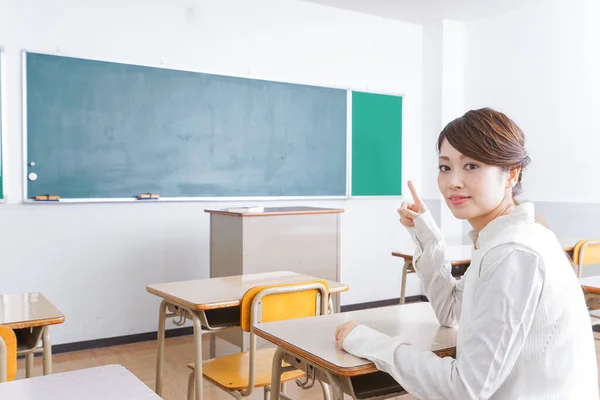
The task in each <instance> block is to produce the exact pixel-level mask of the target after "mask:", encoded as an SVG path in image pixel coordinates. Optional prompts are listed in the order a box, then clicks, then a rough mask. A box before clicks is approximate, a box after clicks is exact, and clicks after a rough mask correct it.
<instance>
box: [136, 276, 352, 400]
mask: <svg viewBox="0 0 600 400" xmlns="http://www.w3.org/2000/svg"><path fill="white" fill-rule="evenodd" d="M315 279H318V278H315V277H312V276H308V275H302V274H297V273H294V272H287V271H279V272H268V273H262V274H249V275H237V276H229V277H223V278H210V279H200V280H194V281H182V282H172V283H161V284H155V285H148V286H146V290H147V291H148V292H150V293H152V294H154V295H156V296H158V297H161V298H162V299H163V300H162V302H161V304H160V308H159V318H158V354H157V361H156V393H157V394H158V395H159V396H160V395H161V392H162V369H163V358H164V346H165V321H166V319H167V318H175V317H178V318H179V321H178V322H176V324H179V325H182V324H183V322H184V321H185V319H186V318H189V319H190V320H191V321H192V322H193V324H194V344H195V352H196V354H195V365H196V368H195V379H196V382H195V390H196V400H202V335H203V333H205V332H211V333H215V332H219V331H222V330H224V329H227V328H231V327H236V326H239V322H240V308H239V306H240V301H241V299H242V297H243V296H244V294H245V293H246V292H247V291H248V290H249V289H251V288H253V287H256V286H261V285H277V284H286V283H295V282H305V281H310V280H315ZM326 282H327V284H328V286H329V293H330V294H333V293H340V292H345V291H347V290H348V286H347V285H344V284H341V283H338V282H333V281H326ZM211 357H214V342H211Z"/></svg>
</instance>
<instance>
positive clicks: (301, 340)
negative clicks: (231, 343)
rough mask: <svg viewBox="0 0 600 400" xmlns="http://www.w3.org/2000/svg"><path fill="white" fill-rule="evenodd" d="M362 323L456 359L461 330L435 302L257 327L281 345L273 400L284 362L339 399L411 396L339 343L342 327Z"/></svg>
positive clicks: (370, 363)
mask: <svg viewBox="0 0 600 400" xmlns="http://www.w3.org/2000/svg"><path fill="white" fill-rule="evenodd" d="M347 321H358V322H360V323H363V324H365V325H367V326H369V327H371V328H374V329H376V330H378V331H381V332H383V333H386V334H388V335H390V336H398V335H402V336H403V337H405V338H406V339H407V341H408V342H409V343H411V344H413V345H414V346H416V347H417V348H419V349H421V350H430V351H433V352H434V353H435V354H437V355H438V356H440V357H446V356H450V357H455V355H456V347H455V346H456V336H457V329H455V328H446V327H442V326H440V324H439V323H438V321H437V319H436V317H435V314H434V312H433V309H432V308H431V305H430V304H429V303H412V304H405V305H396V306H390V307H382V308H375V309H367V310H360V311H352V312H345V313H341V314H328V315H324V316H318V317H310V318H302V319H295V320H288V321H278V322H267V323H262V324H258V325H255V327H254V331H255V333H256V334H257V335H258V336H260V337H262V338H264V339H266V340H268V341H270V342H272V343H274V344H276V345H277V346H278V349H277V351H276V352H275V356H274V358H273V366H274V368H273V376H272V381H271V390H272V394H271V398H272V399H278V397H277V396H278V395H279V388H280V374H281V372H282V371H281V362H282V360H284V361H286V362H287V363H289V364H290V365H291V366H293V367H294V368H297V369H300V370H302V371H305V372H306V376H307V377H311V378H312V377H315V378H316V379H318V380H321V381H323V382H327V383H329V384H330V386H331V387H332V390H333V399H334V400H342V399H343V394H344V393H345V394H347V395H349V396H351V397H352V398H354V399H384V398H389V397H395V396H399V395H402V394H406V392H405V391H404V389H403V388H402V387H401V386H400V385H399V384H398V383H397V382H396V381H395V380H394V379H393V378H392V377H391V376H390V375H389V374H387V373H385V372H381V371H379V370H377V368H376V367H375V364H373V363H372V362H371V361H369V360H366V359H362V358H358V357H354V356H353V355H351V354H349V353H346V352H345V351H343V350H339V349H337V347H336V345H335V330H336V327H337V326H338V325H340V324H342V323H344V322H347Z"/></svg>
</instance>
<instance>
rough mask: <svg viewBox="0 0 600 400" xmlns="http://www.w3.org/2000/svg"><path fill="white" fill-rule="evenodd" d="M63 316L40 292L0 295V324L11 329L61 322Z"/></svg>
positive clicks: (63, 319)
mask: <svg viewBox="0 0 600 400" xmlns="http://www.w3.org/2000/svg"><path fill="white" fill-rule="evenodd" d="M64 321H65V316H64V315H63V314H62V313H61V312H60V311H59V310H58V309H57V308H56V307H54V305H53V304H52V303H50V302H49V301H48V300H47V299H46V298H45V297H44V296H43V295H42V294H41V293H17V294H1V295H0V325H5V326H8V327H9V328H11V329H22V328H34V327H37V326H47V325H55V324H62V323H63V322H64Z"/></svg>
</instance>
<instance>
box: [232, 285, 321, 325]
mask: <svg viewBox="0 0 600 400" xmlns="http://www.w3.org/2000/svg"><path fill="white" fill-rule="evenodd" d="M255 301H256V302H257V304H256V305H257V306H258V303H260V307H254V308H255V310H254V311H255V312H254V314H255V315H256V318H257V320H256V321H254V323H259V322H274V321H282V320H286V319H294V318H304V317H313V316H315V315H320V314H325V312H323V311H322V309H321V306H325V308H324V309H325V310H326V309H327V306H328V304H329V291H328V287H327V282H326V281H324V280H321V279H318V280H314V281H307V282H299V283H293V284H282V285H263V286H256V287H254V288H252V289H250V290H248V291H247V292H246V293H245V294H244V297H242V303H241V307H240V311H241V315H240V326H241V328H242V329H243V330H244V331H246V332H250V331H251V330H252V325H253V321H252V316H253V304H254V303H255ZM258 317H260V318H258Z"/></svg>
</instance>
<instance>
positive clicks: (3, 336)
mask: <svg viewBox="0 0 600 400" xmlns="http://www.w3.org/2000/svg"><path fill="white" fill-rule="evenodd" d="M16 375H17V336H16V335H15V332H14V331H13V330H12V329H10V328H7V327H6V326H2V325H0V382H6V381H12V380H13V379H15V376H16Z"/></svg>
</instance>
